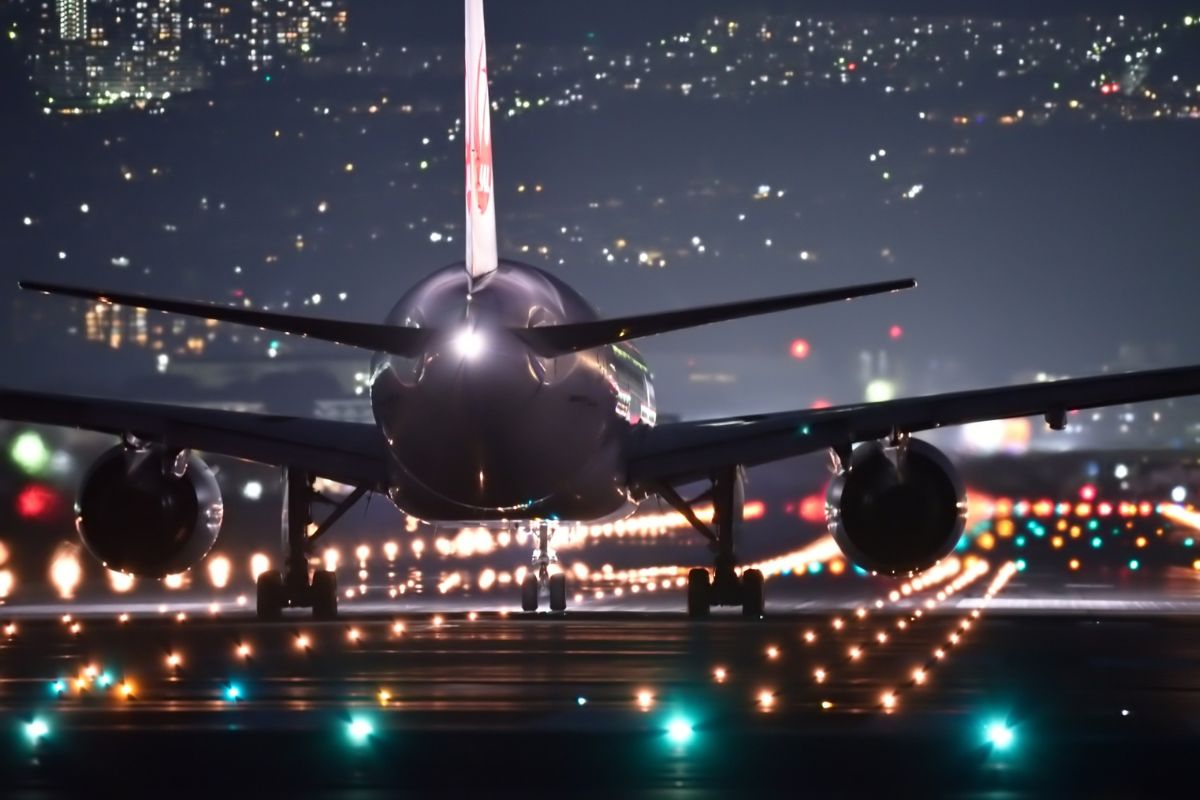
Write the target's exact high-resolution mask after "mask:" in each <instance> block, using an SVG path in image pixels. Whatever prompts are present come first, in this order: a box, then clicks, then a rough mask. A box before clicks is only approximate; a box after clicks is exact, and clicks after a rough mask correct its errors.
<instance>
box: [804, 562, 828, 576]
mask: <svg viewBox="0 0 1200 800" xmlns="http://www.w3.org/2000/svg"><path fill="white" fill-rule="evenodd" d="M824 568H825V567H824V565H823V564H821V562H820V561H810V562H808V571H809V573H810V574H812V575H819V574H821V570H823V569H824Z"/></svg>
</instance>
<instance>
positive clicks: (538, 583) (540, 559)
mask: <svg viewBox="0 0 1200 800" xmlns="http://www.w3.org/2000/svg"><path fill="white" fill-rule="evenodd" d="M555 530H556V528H555V527H553V526H551V524H550V523H548V522H537V523H535V526H534V528H533V529H532V530H531V532H532V533H533V534H534V535H535V536H536V537H537V546H536V547H535V548H534V549H533V560H532V564H531V565H530V570H529V573H528V574H526V575H525V580H524V581H522V583H521V610H523V611H537V609H538V595H539V594H540V592H541V589H542V587H545V588H546V591H547V594H549V595H550V610H551V611H554V612H559V611H566V610H567V576H566V575H565V574H563V573H562V571H556V572H554V573H553V574H551V571H550V568H551V565H557V564H558V554H557V553H555V552H554V550H553V548H551V547H550V540H551V539H553V538H554V533H555Z"/></svg>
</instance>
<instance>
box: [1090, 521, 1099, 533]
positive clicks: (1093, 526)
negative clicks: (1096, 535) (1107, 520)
mask: <svg viewBox="0 0 1200 800" xmlns="http://www.w3.org/2000/svg"><path fill="white" fill-rule="evenodd" d="M1099 527H1100V520H1098V519H1094V520H1092V521H1091V522H1089V523H1088V530H1089V531H1094V530H1096V529H1097V528H1099Z"/></svg>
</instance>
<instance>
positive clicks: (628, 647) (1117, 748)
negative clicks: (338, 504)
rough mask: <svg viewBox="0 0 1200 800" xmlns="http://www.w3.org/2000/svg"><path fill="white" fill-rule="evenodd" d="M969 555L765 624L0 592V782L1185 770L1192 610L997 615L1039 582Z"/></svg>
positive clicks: (399, 787) (407, 784)
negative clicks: (74, 598)
mask: <svg viewBox="0 0 1200 800" xmlns="http://www.w3.org/2000/svg"><path fill="white" fill-rule="evenodd" d="M976 571H977V572H979V574H977V575H973V574H972V571H971V570H968V569H963V570H960V571H959V572H957V573H955V574H954V575H952V576H947V577H946V578H945V579H944V580H941V581H936V582H931V584H930V585H928V586H923V587H922V588H920V589H911V587H910V592H909V593H908V594H907V595H902V596H901V599H900V600H899V601H895V602H893V601H891V600H890V599H889V597H888V596H887V595H880V596H879V597H877V598H876V599H875V600H874V601H871V602H866V600H868V598H861V599H862V600H864V602H860V603H859V604H858V605H852V604H850V603H841V602H839V603H834V604H830V607H829V608H828V609H824V610H821V611H819V612H818V611H805V612H797V611H789V610H777V611H773V612H772V613H771V614H770V615H769V616H768V617H767V618H765V619H762V620H744V619H741V618H740V617H738V616H736V615H718V616H714V618H712V619H710V620H706V621H698V622H693V621H689V620H687V619H686V618H685V617H684V616H683V615H682V614H680V613H677V612H674V613H669V612H666V611H659V612H655V613H640V612H633V611H619V610H603V611H599V610H586V609H584V610H578V611H573V612H569V613H568V614H567V615H565V616H552V615H546V614H541V615H522V614H514V613H510V612H508V611H506V610H488V609H482V610H479V611H466V610H463V609H460V608H457V607H455V606H451V608H452V609H453V610H443V611H440V612H438V613H433V612H431V611H429V610H428V609H426V610H425V611H424V612H419V611H415V610H409V611H406V612H402V613H392V614H388V615H379V614H373V613H361V611H360V612H359V613H355V614H353V615H351V616H348V617H347V618H344V619H341V620H339V621H338V622H336V623H320V624H318V623H314V622H312V621H311V619H309V618H307V617H306V616H302V615H297V616H295V617H289V618H288V619H286V620H285V621H283V622H280V623H269V624H262V623H258V622H256V621H254V620H253V619H252V618H250V617H249V615H248V614H246V613H245V612H243V613H241V614H238V613H236V612H223V613H221V614H218V615H217V616H215V617H214V616H212V615H209V614H204V613H192V614H189V613H188V612H184V614H185V616H184V617H182V618H180V617H178V616H177V615H178V614H179V613H180V612H179V611H178V610H177V609H176V608H174V607H172V608H171V609H170V610H169V611H168V613H165V614H164V613H159V612H158V610H157V609H154V610H153V612H147V613H138V612H136V611H132V612H127V613H129V617H128V618H125V617H118V616H117V615H114V614H110V613H107V612H108V611H110V610H111V609H104V612H105V613H99V611H98V610H97V609H95V608H92V609H91V610H92V611H93V613H90V614H88V613H84V614H79V613H78V611H77V613H74V614H72V613H70V612H63V611H62V609H61V607H60V609H59V610H60V614H59V615H57V616H49V615H45V614H43V615H24V614H18V613H16V612H17V611H18V609H12V608H9V609H6V613H8V614H9V617H8V622H7V623H6V626H5V627H4V628H3V629H2V632H3V634H4V638H3V645H2V648H3V649H2V650H0V663H2V664H3V668H2V670H0V715H2V716H3V718H4V719H5V720H6V721H7V722H8V725H6V726H5V727H6V728H7V735H8V737H9V738H8V743H7V745H6V746H5V747H4V748H2V749H0V752H2V755H0V779H2V781H3V785H4V786H5V787H7V789H6V796H14V797H16V796H30V797H34V796H38V797H41V796H47V795H54V794H64V795H65V794H72V793H74V792H77V791H79V790H81V789H84V788H87V789H89V790H92V789H95V788H96V787H98V786H100V787H121V788H122V789H128V790H133V789H149V788H152V787H153V788H156V789H162V788H166V787H169V790H170V793H171V794H172V795H176V796H177V795H179V794H184V795H187V794H191V793H195V794H211V791H212V789H211V787H215V786H217V785H226V786H227V785H228V784H229V782H230V780H231V779H233V780H234V781H235V786H244V787H246V789H247V790H250V789H251V788H253V789H254V791H255V792H256V793H267V794H271V793H275V792H281V793H288V794H291V795H293V796H294V795H295V794H296V793H297V792H299V793H302V794H303V795H304V796H315V795H329V796H333V795H338V796H342V795H345V794H348V793H349V794H353V795H354V796H366V797H370V796H388V797H394V796H397V794H403V793H404V791H405V790H409V791H411V793H412V794H414V795H422V794H426V793H428V792H429V791H432V790H435V789H436V790H437V791H438V792H439V793H440V794H444V795H445V796H455V792H456V791H467V790H472V791H486V792H489V793H495V792H497V791H500V790H503V791H505V792H506V793H521V794H523V795H526V796H528V795H533V796H540V795H542V794H544V793H548V792H550V791H551V790H553V791H554V792H555V793H567V792H569V793H570V794H571V795H573V796H574V795H584V796H590V795H596V794H604V795H609V796H611V795H612V794H613V792H616V791H620V793H621V796H626V795H627V794H643V795H657V794H668V793H670V794H677V793H679V792H681V791H682V792H683V793H685V794H687V795H688V796H729V795H730V793H731V792H739V791H742V790H746V789H748V788H750V787H765V788H766V789H768V790H769V791H770V792H771V793H772V794H776V793H781V792H784V791H787V792H788V793H789V794H792V793H796V792H800V791H806V792H817V793H818V795H824V794H830V793H834V792H836V793H838V794H842V795H844V794H872V795H875V794H882V793H887V794H888V795H889V796H894V795H897V794H900V795H905V794H908V793H910V791H912V790H916V789H921V791H917V793H919V794H925V795H926V796H928V789H929V788H930V785H931V784H930V780H931V775H933V776H937V785H938V786H939V790H938V792H937V793H938V794H940V795H959V796H976V795H979V794H1005V795H1008V796H1034V795H1042V794H1045V793H1047V792H1051V791H1052V792H1054V793H1055V794H1056V795H1058V796H1062V795H1064V794H1087V795H1089V796H1119V795H1125V796H1128V795H1129V794H1132V793H1137V794H1145V793H1146V792H1147V790H1148V789H1149V788H1151V787H1153V786H1164V785H1167V784H1166V782H1167V781H1170V780H1173V779H1178V780H1183V779H1185V778H1186V779H1190V770H1191V768H1192V763H1191V761H1190V759H1189V758H1187V757H1185V756H1186V754H1188V753H1191V752H1193V751H1194V742H1195V735H1196V733H1197V723H1196V720H1197V719H1200V715H1198V714H1197V712H1198V711H1200V708H1198V706H1200V699H1198V698H1200V670H1197V669H1196V666H1197V665H1198V664H1200V645H1197V642H1198V641H1200V624H1198V623H1197V622H1196V621H1195V620H1194V619H1193V618H1191V617H1188V616H1185V615H1172V614H1169V613H1159V611H1160V609H1156V608H1151V609H1149V610H1147V609H1146V608H1142V609H1141V610H1140V611H1139V612H1137V613H1131V614H1120V613H1102V614H1096V613H1091V612H1089V613H1086V614H1081V613H1078V612H1076V613H1057V614H1054V615H1047V614H1045V612H1044V611H1043V612H1041V613H1039V614H1037V615H1031V614H1029V613H1022V614H1013V613H1010V612H1008V611H1006V610H1004V609H1003V607H1002V605H1001V601H1002V600H1004V599H1005V597H1007V596H1009V595H1008V592H1007V589H1009V588H1010V587H1011V586H1012V585H1013V584H1017V583H1018V582H1022V583H1024V584H1025V585H1026V588H1025V589H1024V590H1022V591H1021V592H1016V591H1014V592H1013V594H1012V595H1011V596H1012V597H1014V598H1015V597H1017V596H1019V595H1021V594H1030V593H1031V592H1036V586H1037V584H1040V583H1041V582H1042V581H1041V580H1040V579H1038V580H1036V581H1033V582H1031V581H1028V580H1027V579H1026V577H1025V576H1024V575H1023V574H1021V575H1019V574H1018V573H1016V571H1015V569H1012V568H1010V569H1008V570H1007V571H1006V570H1005V569H1004V567H1003V565H997V566H993V567H992V568H991V569H989V570H988V571H987V572H982V571H981V570H976ZM1006 574H1007V578H1006V579H1004V580H1001V578H1002V576H1004V575H1006ZM776 583H777V584H778V585H779V587H780V590H779V591H778V592H777V594H783V595H785V596H787V594H788V592H786V591H783V590H782V586H783V585H784V584H785V583H786V582H784V581H779V582H776ZM793 589H794V587H793ZM1076 591H1085V590H1082V589H1080V590H1076ZM939 595H940V596H941V598H942V599H940V600H939V599H938V598H939ZM989 595H994V596H990V597H989ZM1159 602H1163V603H1166V602H1170V601H1168V600H1166V599H1164V598H1162V597H1160V599H1159ZM1189 602H1190V601H1189ZM63 614H67V615H68V616H67V618H66V619H64V618H63ZM1000 730H1003V731H1007V732H1008V733H1010V734H1011V735H1012V741H1011V742H1005V741H1004V740H1003V739H997V731H1000ZM1001 743H1003V744H1001ZM931 762H935V763H931ZM631 789H632V790H635V791H630V790H631Z"/></svg>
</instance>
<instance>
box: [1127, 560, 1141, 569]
mask: <svg viewBox="0 0 1200 800" xmlns="http://www.w3.org/2000/svg"><path fill="white" fill-rule="evenodd" d="M1140 566H1141V564H1140V563H1139V562H1138V560H1137V559H1136V558H1131V559H1129V568H1130V569H1137V568H1138V567H1140Z"/></svg>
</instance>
